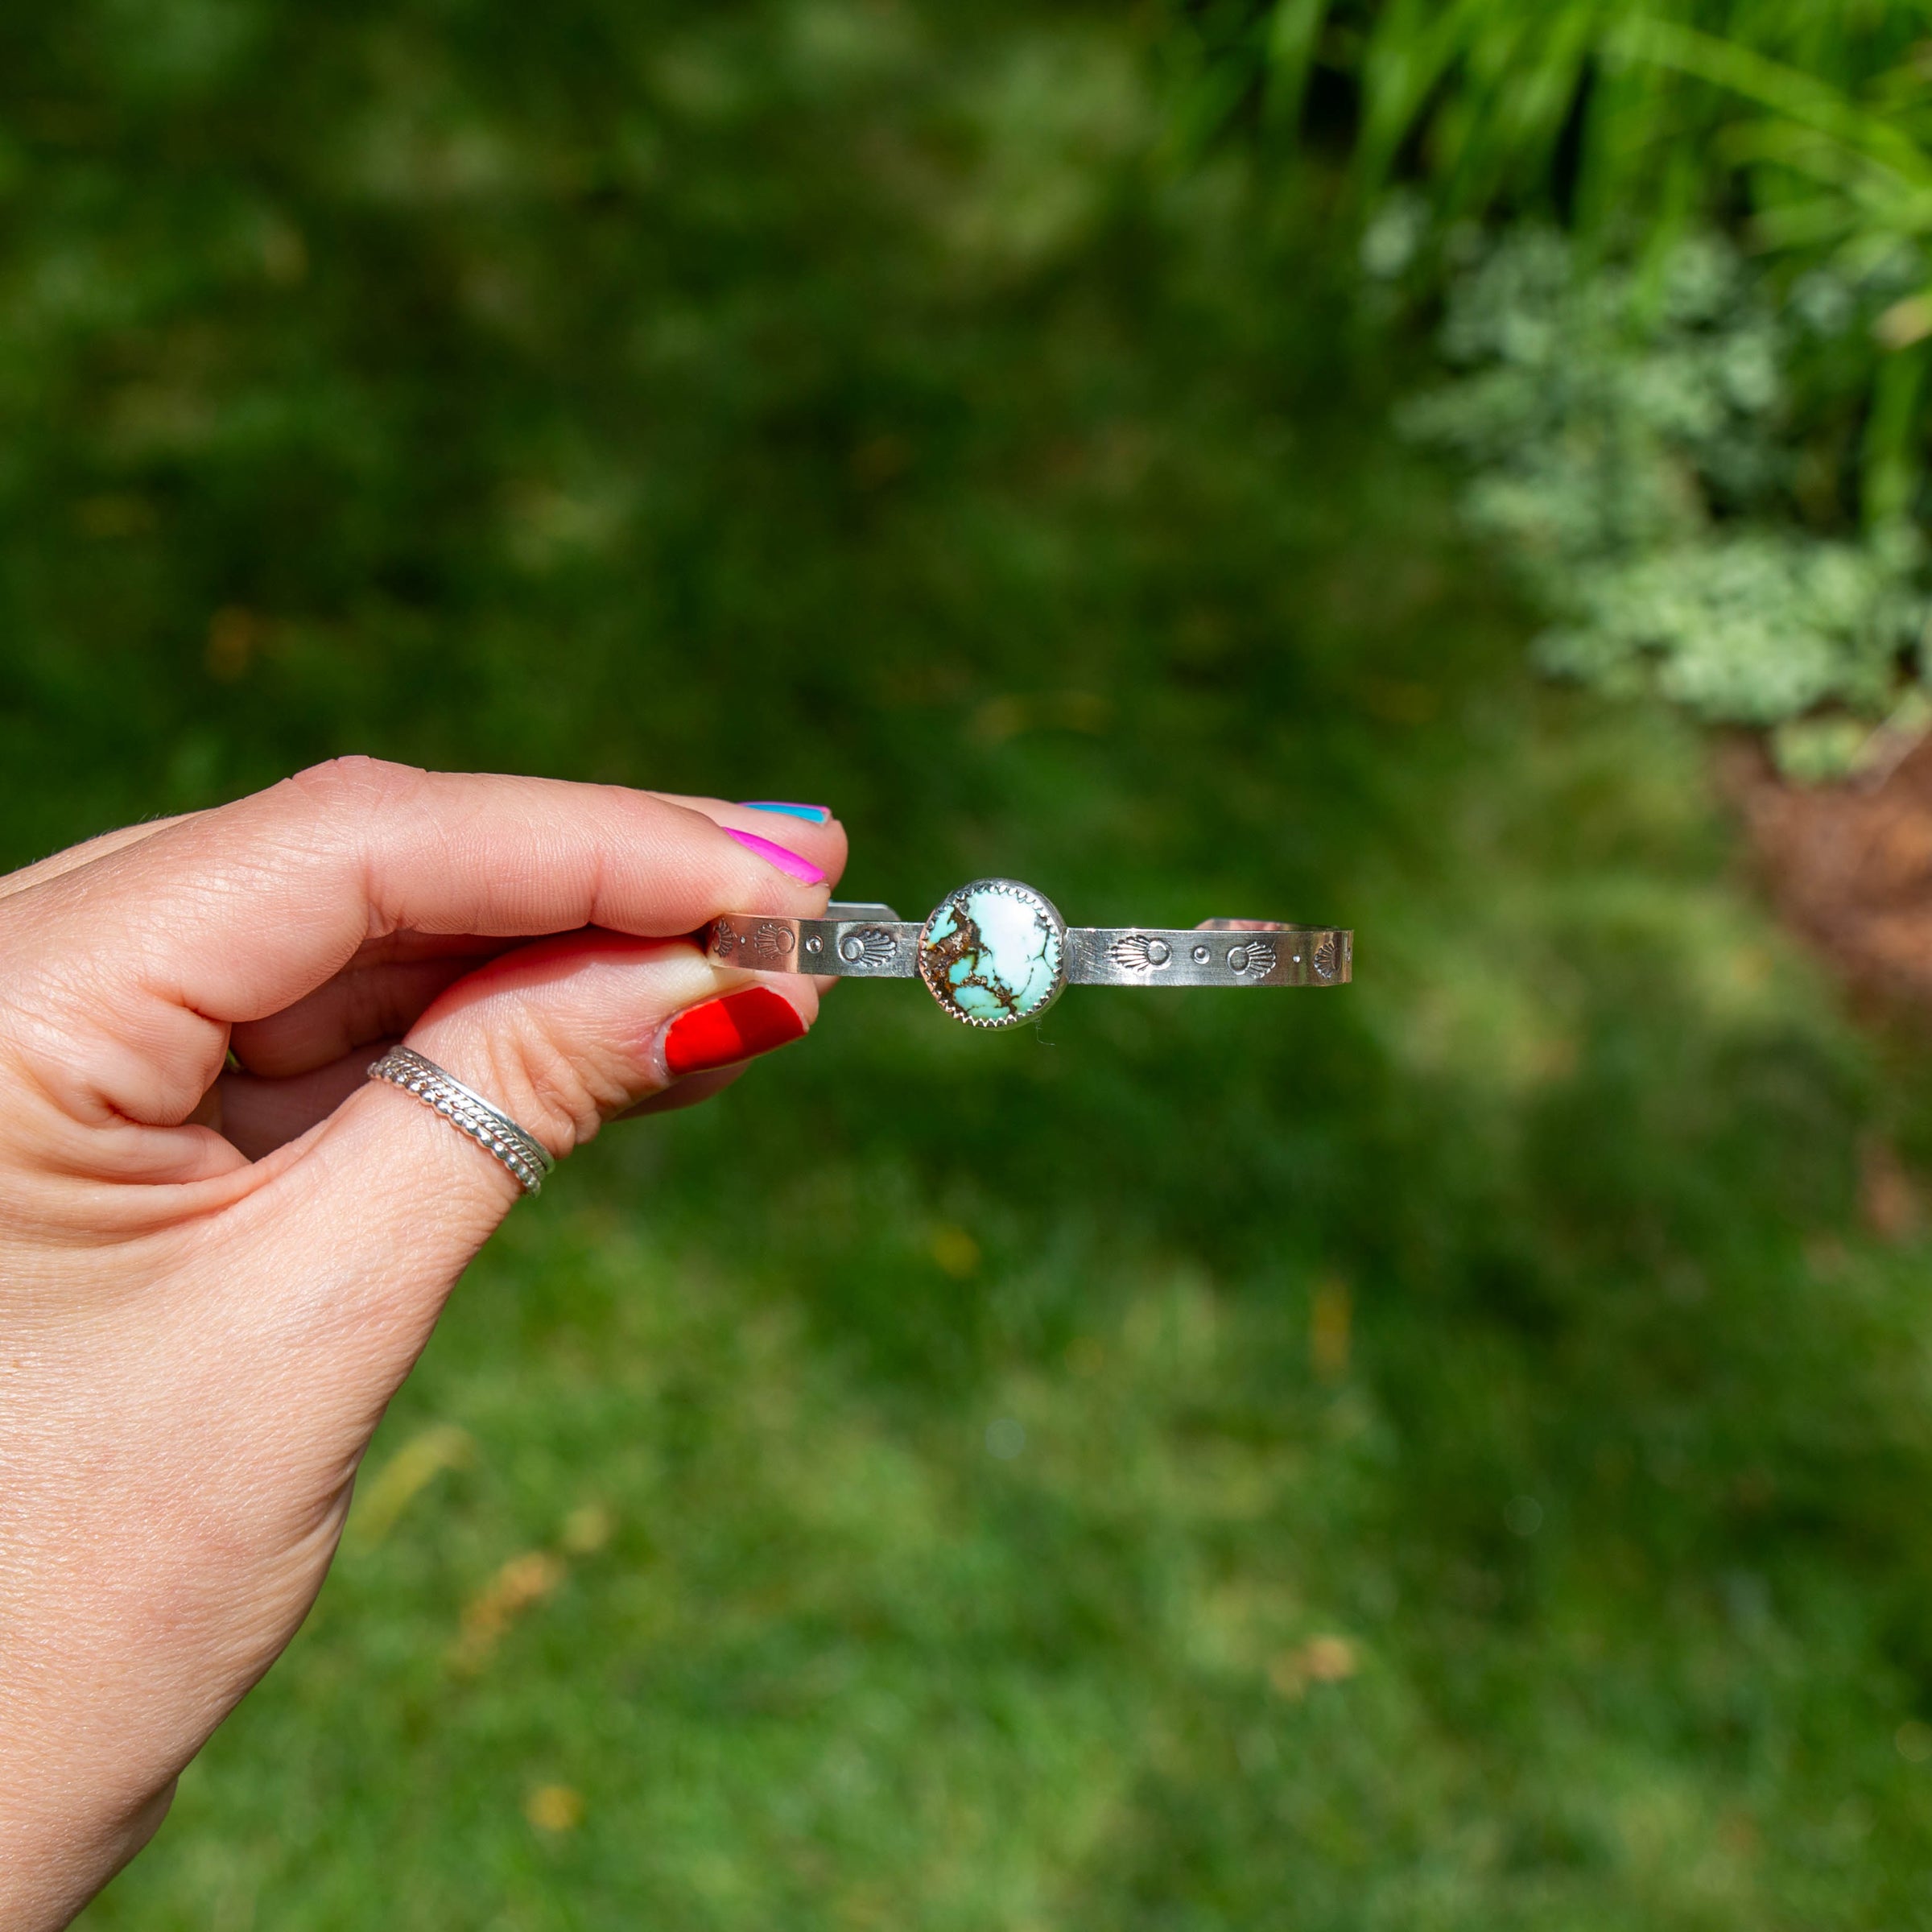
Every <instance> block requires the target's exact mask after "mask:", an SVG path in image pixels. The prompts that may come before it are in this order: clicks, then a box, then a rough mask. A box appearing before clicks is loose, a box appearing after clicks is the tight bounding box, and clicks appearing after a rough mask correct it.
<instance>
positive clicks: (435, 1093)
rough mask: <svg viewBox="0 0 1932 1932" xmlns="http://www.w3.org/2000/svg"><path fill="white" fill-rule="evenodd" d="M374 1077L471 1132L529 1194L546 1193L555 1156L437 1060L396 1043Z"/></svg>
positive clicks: (373, 1071)
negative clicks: (546, 1179)
mask: <svg viewBox="0 0 1932 1932" xmlns="http://www.w3.org/2000/svg"><path fill="white" fill-rule="evenodd" d="M369 1078H370V1079H371V1080H386V1081H387V1082H388V1083H389V1084H390V1086H392V1087H400V1088H402V1089H403V1092H405V1093H413V1094H414V1095H415V1096H416V1098H417V1099H418V1100H421V1101H422V1102H423V1104H424V1105H425V1106H428V1107H433V1108H435V1109H436V1112H437V1113H440V1114H441V1115H442V1117H444V1120H446V1121H448V1122H449V1124H450V1125H451V1126H452V1127H454V1128H455V1129H456V1130H457V1131H458V1132H459V1133H466V1134H468V1135H469V1137H470V1138H471V1139H472V1140H473V1141H475V1142H476V1143H477V1146H479V1147H481V1149H482V1150H483V1151H484V1152H485V1154H493V1155H494V1156H495V1157H496V1158H497V1159H498V1160H499V1161H501V1162H502V1163H503V1165H504V1166H506V1167H507V1168H508V1169H509V1170H510V1172H511V1173H512V1174H514V1175H515V1176H516V1177H517V1179H518V1181H519V1182H521V1183H522V1187H523V1191H524V1192H525V1193H526V1194H541V1193H542V1192H543V1177H544V1175H545V1174H548V1173H549V1172H550V1170H551V1168H553V1167H554V1166H556V1164H557V1163H556V1162H555V1160H554V1159H552V1158H551V1152H550V1150H549V1149H548V1148H547V1147H546V1146H544V1145H543V1142H542V1141H539V1139H538V1138H537V1137H535V1135H534V1134H530V1133H525V1132H524V1130H523V1129H522V1128H521V1127H519V1126H518V1125H517V1124H516V1122H515V1121H513V1120H512V1119H511V1118H510V1116H509V1115H508V1114H506V1113H501V1112H499V1111H498V1110H497V1108H494V1107H493V1106H491V1105H490V1104H489V1101H488V1100H485V1099H484V1097H483V1096H482V1095H481V1094H480V1093H478V1092H477V1090H476V1089H475V1088H473V1087H465V1086H464V1084H463V1083H462V1082H461V1081H460V1080H458V1079H457V1078H456V1075H454V1074H449V1073H445V1072H444V1071H443V1069H442V1068H441V1067H439V1066H438V1065H437V1064H436V1062H435V1061H434V1060H430V1059H424V1058H423V1055H421V1054H419V1053H418V1052H417V1051H415V1049H414V1048H413V1047H390V1050H389V1051H388V1052H387V1053H386V1054H384V1055H383V1056H382V1059H379V1060H378V1061H376V1062H375V1063H374V1065H372V1066H371V1067H370V1068H369Z"/></svg>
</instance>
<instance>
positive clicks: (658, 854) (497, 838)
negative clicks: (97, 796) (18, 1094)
mask: <svg viewBox="0 0 1932 1932" xmlns="http://www.w3.org/2000/svg"><path fill="white" fill-rule="evenodd" d="M745 836H747V835H746V834H745V833H743V832H741V833H739V834H737V836H733V833H732V832H729V831H728V830H727V829H726V828H724V827H722V826H720V824H717V823H716V821H715V820H714V819H712V818H710V817H708V816H707V815H705V814H704V812H702V811H697V810H695V809H692V808H691V807H686V806H683V805H680V804H676V803H672V802H671V801H670V800H668V799H665V798H663V797H660V796H658V795H654V794H652V793H650V792H643V791H630V790H626V789H625V788H623V787H621V786H604V785H584V784H573V783H569V782H564V781H562V780H558V779H551V778H518V777H497V776H485V775H478V774H464V773H451V772H425V771H419V770H415V769H413V768H412V767H410V766H400V765H390V764H385V763H382V762H378V761H377V760H374V759H369V758H345V759H341V760H338V761H336V762H334V763H332V764H329V765H324V766H317V767H316V768H315V769H314V770H310V771H306V772H303V773H301V774H299V775H298V776H296V777H295V778H290V779H287V780H285V781H284V782H283V783H281V784H279V785H277V786H274V787H273V788H272V789H271V790H270V791H265V792H260V793H258V794H256V795H254V796H253V797H251V798H247V799H241V800H239V801H238V802H237V803H235V804H233V805H229V806H224V807H221V808H220V809H218V810H216V811H207V812H201V813H197V814H196V815H194V816H192V817H191V818H188V819H182V820H180V821H179V822H178V823H176V824H172V825H169V826H167V827H164V828H161V829H159V830H157V831H155V832H151V833H150V834H149V835H148V836H145V837H142V838H141V839H139V840H138V841H137V842H134V843H132V844H129V845H127V846H126V847H125V848H122V849H120V850H118V851H114V852H109V853H108V854H106V855H105V856H104V857H101V858H98V859H97V860H95V861H93V863H92V864H89V865H85V866H82V867H80V868H78V869H75V870H73V871H71V872H68V873H62V874H60V875H58V876H56V877H51V878H48V879H47V881H45V882H44V883H43V884H37V885H36V886H34V887H32V888H31V889H30V890H27V891H26V892H23V893H22V894H19V895H17V896H16V897H15V898H14V899H13V900H12V901H11V902H10V906H9V910H10V914H14V915H16V918H17V921H18V923H16V924H15V926H14V934H15V936H16V943H18V942H19V940H20V939H25V940H26V941H27V951H28V952H30V953H31V954H34V955H36V956H39V959H40V961H41V964H42V965H43V967H44V966H45V964H46V956H47V952H48V951H49V948H48V947H47V945H45V944H38V945H36V944H35V943H34V939H35V935H42V937H43V938H51V939H52V940H53V941H54V947H53V950H54V951H56V952H57V953H58V955H59V960H58V964H57V968H56V970H54V971H52V972H45V971H43V972H41V973H39V974H38V975H35V976H36V977H38V978H39V980H40V981H41V985H42V987H43V990H45V991H48V992H50V993H52V994H53V995H54V996H55V997H59V996H60V994H61V993H63V992H64V993H68V994H71V993H73V992H75V991H76V990H79V989H85V990H86V992H87V993H88V994H89V998H88V999H87V1000H85V1001H82V1002H74V1001H72V1000H71V999H61V1001H60V1004H61V1005H62V1006H63V1007H64V1008H71V1006H72V1005H75V1004H76V1003H78V1004H81V1005H85V1006H87V1007H88V1008H89V1009H98V1008H99V1007H100V1006H101V1005H103V1004H105V1008H106V1009H107V1010H108V1012H109V1013H117V1012H118V1014H119V1018H120V1023H119V1024H118V1025H115V1026H112V1027H111V1029H110V1030H111V1031H112V1032H114V1034H117V1035H118V1044H120V1045H121V1046H122V1047H128V1046H132V1047H134V1048H135V1050H136V1052H137V1055H138V1058H139V1059H142V1060H144V1061H147V1062H149V1063H153V1062H154V1061H155V1060H156V1059H161V1058H163V1057H164V1055H165V1053H166V1051H167V1050H168V1049H169V1048H170V1047H175V1048H178V1047H180V1045H181V1044H182V1043H183V1039H182V1036H181V1035H180V1033H179V1032H178V1030H177V1029H176V1028H175V1027H174V1026H171V1025H170V1024H169V1023H167V1021H166V1020H165V1019H164V1018H163V1017H162V1016H161V1015H160V1014H159V1013H155V1011H154V1010H152V1009H153V1008H154V1006H155V1005H157V1004H158V1005H160V1006H162V1007H166V1008H171V1009H174V1010H175V1013H178V1014H180V1016H181V1018H183V1019H184V1020H186V1019H188V1018H191V1016H192V1018H196V1019H198V1020H199V1021H200V1022H202V1023H203V1026H204V1027H205V1026H207V1025H208V1023H209V1022H212V1023H213V1029H214V1030H216V1031H217V1032H218V1034H219V1038H220V1044H221V1045H222V1046H225V1028H226V1026H229V1025H231V1024H233V1023H234V1022H238V1021H245V1020H253V1019H258V1018H262V1017H263V1016H265V1015H266V1014H268V1013H275V1012H278V1011H279V1010H280V1009H282V1008H283V1007H285V1006H287V1005H290V1004H291V1003H292V1002H293V1001H295V1000H298V999H299V998H301V997H303V994H305V993H309V992H311V991H312V990H313V989H315V988H316V987H317V986H319V985H321V984H322V983H323V981H324V980H327V979H328V977H329V976H331V975H332V974H333V973H334V972H336V971H338V970H339V969H340V968H341V967H342V966H343V965H344V964H346V963H347V962H348V961H349V960H350V959H352V958H353V956H355V953H356V952H357V948H358V947H361V946H362V945H363V944H364V943H366V942H367V941H369V939H374V938H379V937H382V935H386V934H388V933H391V932H394V931H400V930H403V929H405V928H407V929H409V930H411V931H417V932H423V933H464V934H474V935H480V936H486V937H502V938H521V937H532V936H535V935H541V934H546V933H558V932H569V931H576V929H577V928H579V927H586V926H595V927H603V928H605V930H607V931H615V932H621V933H627V934H630V935H635V936H638V937H640V938H667V937H671V936H673V935H678V934H681V933H687V932H691V931H696V929H697V928H698V927H700V926H701V925H703V924H704V923H705V922H706V921H707V920H708V919H712V918H714V917H715V916H716V914H720V913H721V912H728V911H731V910H745V911H753V912H759V911H769V912H774V913H798V912H800V911H811V910H816V908H817V907H818V906H819V905H820V904H821V903H822V902H824V898H825V896H826V892H827V889H828V884H829V881H831V880H832V879H834V878H836V877H837V875H838V873H839V871H840V869H841V868H842V867H843V865H844V857H845V841H844V833H843V832H842V831H841V830H840V828H838V827H837V826H836V824H824V825H819V824H809V823H806V822H803V821H794V820H790V819H787V820H786V821H785V822H784V839H783V843H782V846H781V845H780V844H778V842H777V841H775V840H771V839H770V838H769V836H766V835H761V836H762V837H763V842H764V844H765V845H766V847H767V848H769V850H768V851H767V852H766V854H765V856H761V854H760V852H759V850H758V848H757V847H756V846H753V847H752V848H748V847H747V846H746V845H745V844H742V843H741V842H740V841H741V839H742V838H744V837H745ZM15 963H16V964H27V965H29V966H31V963H32V962H31V960H22V959H21V958H20V955H19V952H16V960H15ZM104 980H105V982H107V984H106V985H103V982H104ZM102 992H105V993H107V994H108V996H109V997H107V999H106V1000H105V1002H102V1001H101V1000H100V998H99V997H98V996H99V995H100V994H101V993H102ZM135 1006H147V1008H149V1009H150V1010H148V1011H147V1013H145V1014H144V1015H143V1014H138V1013H136V1012H135V1011H134V1010H132V1008H133V1007H135ZM68 1037H69V1038H70V1040H71V1038H72V1036H71V1035H69V1036H68ZM197 1045H198V1046H199V1047H200V1049H201V1051H200V1054H199V1055H197V1056H196V1057H198V1058H204V1057H206V1052H207V1041H206V1039H205V1038H203V1039H201V1040H200V1041H198V1042H197ZM214 1058H215V1059H216V1060H217V1061H218V1060H219V1058H220V1051H219V1047H217V1048H216V1050H215V1052H214ZM209 1077H211V1078H212V1075H210V1076H209ZM192 1104H193V1102H192V1097H191V1099H190V1100H188V1105H192ZM132 1111H134V1117H136V1118H147V1119H153V1118H155V1117H156V1116H155V1113H152V1112H151V1111H149V1110H148V1108H146V1107H138V1108H134V1109H132Z"/></svg>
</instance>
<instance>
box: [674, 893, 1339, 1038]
mask: <svg viewBox="0 0 1932 1932" xmlns="http://www.w3.org/2000/svg"><path fill="white" fill-rule="evenodd" d="M704 956H705V958H706V959H707V960H709V961H710V962H711V963H712V964H713V965H714V966H735V967H737V968H740V969H741V971H745V972H807V973H819V972H824V973H831V974H834V975H836V976H839V977H840V978H843V979H854V980H910V979H914V978H917V979H921V980H924V981H925V982H926V988H927V991H928V992H929V993H931V995H932V997H934V998H935V1000H936V1001H939V1007H940V1009H941V1011H943V1012H944V1013H948V1014H950V1015H951V1016H952V1018H954V1019H956V1020H960V1021H963V1022H964V1023H965V1024H966V1025H967V1026H1018V1024H1019V1023H1020V1022H1022V1020H1034V1019H1038V1018H1039V1016H1040V1015H1041V1014H1042V1013H1044V1012H1045V1011H1046V1010H1047V1008H1048V1007H1049V1006H1051V1005H1052V1004H1053V1002H1054V1001H1055V1000H1057V999H1058V998H1059V997H1060V994H1061V993H1062V992H1063V990H1064V989H1066V988H1067V987H1069V986H1345V985H1347V984H1348V981H1349V980H1351V979H1352V977H1353V976H1354V971H1355V935H1354V934H1353V933H1352V932H1350V931H1347V930H1345V929H1344V928H1343V927H1336V926H1294V925H1289V924H1286V923H1283V922H1281V921H1278V920H1274V919H1203V920H1202V922H1201V923H1200V924H1199V925H1198V926H1194V927H1187V928H1185V929H1182V930H1176V929H1174V928H1173V927H1154V926H1069V925H1068V924H1067V922H1066V921H1065V920H1064V919H1062V918H1061V917H1060V915H1059V910H1058V909H1057V908H1056V907H1055V905H1054V904H1053V902H1052V901H1051V899H1049V898H1047V897H1046V895H1045V894H1042V893H1038V892H1035V891H1034V890H1033V888H1032V887H1031V886H1022V885H1021V884H1020V882H1019V881H1018V880H1017V879H975V880H974V881H972V883H971V884H970V885H966V886H960V889H959V890H958V891H956V892H952V893H948V894H947V895H946V897H945V898H943V899H942V900H940V902H939V904H938V905H937V906H935V907H934V908H933V909H932V911H931V913H930V914H928V915H927V918H926V919H925V920H924V921H923V922H921V923H914V921H912V920H910V919H901V918H900V917H899V915H898V914H897V913H896V912H894V910H893V909H892V908H891V907H890V906H874V905H864V904H859V903H857V902H852V903H845V902H835V903H834V904H832V905H830V906H827V907H826V908H825V916H824V918H823V919H767V918H764V917H762V916H760V915H759V914H755V913H736V912H734V913H727V914H725V916H724V917H722V918H720V919H713V920H712V923H711V924H710V925H709V926H708V927H706V928H705V932H704Z"/></svg>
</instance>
